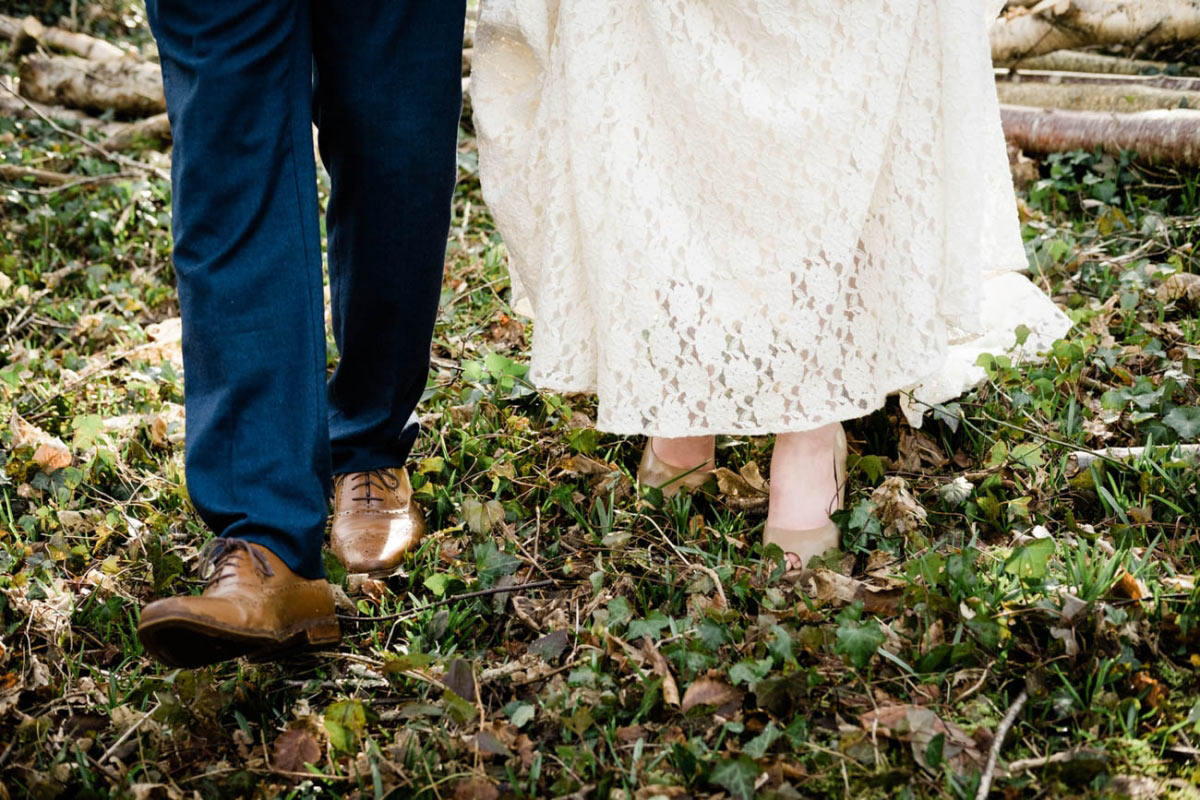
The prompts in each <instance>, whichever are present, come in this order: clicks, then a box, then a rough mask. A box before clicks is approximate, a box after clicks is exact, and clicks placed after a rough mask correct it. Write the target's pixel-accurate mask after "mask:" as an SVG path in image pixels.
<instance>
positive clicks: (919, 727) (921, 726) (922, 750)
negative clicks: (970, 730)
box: [859, 703, 985, 773]
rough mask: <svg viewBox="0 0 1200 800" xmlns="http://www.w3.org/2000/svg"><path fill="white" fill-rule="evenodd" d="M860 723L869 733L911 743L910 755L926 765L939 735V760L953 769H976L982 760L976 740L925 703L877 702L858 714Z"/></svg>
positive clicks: (963, 770) (980, 765)
mask: <svg viewBox="0 0 1200 800" xmlns="http://www.w3.org/2000/svg"><path fill="white" fill-rule="evenodd" d="M859 724H860V725H862V728H863V730H865V731H867V733H869V734H873V735H877V736H884V737H887V738H891V739H897V740H899V741H902V742H909V743H911V745H912V750H913V757H914V758H915V759H916V760H917V763H918V764H920V765H921V766H922V767H924V768H926V769H932V767H933V765H931V764H929V763H928V761H927V760H926V754H927V752H928V750H929V747H930V745H931V744H933V741H934V739H935V737H938V736H941V737H943V738H942V743H941V760H943V761H945V762H946V763H947V764H949V765H951V766H952V767H953V768H954V769H955V771H957V772H959V773H963V772H965V771H967V770H968V769H976V770H977V769H979V768H980V767H982V766H983V762H984V760H985V759H984V756H983V754H982V753H981V752H980V751H979V750H978V748H977V747H976V744H975V740H974V739H972V738H971V737H970V736H968V735H967V733H966V732H965V731H964V730H963V729H962V728H960V727H958V726H957V725H955V724H954V723H953V722H946V721H944V720H942V719H941V718H940V717H939V716H938V715H937V714H935V713H934V712H933V711H932V710H931V709H929V708H926V707H925V706H918V705H914V704H911V703H897V704H895V705H889V706H880V707H879V708H877V709H875V710H873V711H868V712H867V713H865V714H863V715H862V716H861V717H859Z"/></svg>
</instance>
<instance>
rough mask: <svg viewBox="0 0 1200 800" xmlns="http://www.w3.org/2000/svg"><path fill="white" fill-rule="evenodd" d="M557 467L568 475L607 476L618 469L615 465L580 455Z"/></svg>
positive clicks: (562, 462)
mask: <svg viewBox="0 0 1200 800" xmlns="http://www.w3.org/2000/svg"><path fill="white" fill-rule="evenodd" d="M556 467H557V468H558V469H559V470H561V471H562V472H563V473H565V474H567V475H607V474H609V473H610V472H614V471H616V469H617V467H616V465H614V464H609V463H608V462H606V461H600V460H599V459H595V458H592V457H591V456H585V455H580V454H576V455H573V456H568V457H566V458H564V459H563V460H562V461H559V462H558V464H557V465H556Z"/></svg>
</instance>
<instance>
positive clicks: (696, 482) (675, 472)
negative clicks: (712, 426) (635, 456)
mask: <svg viewBox="0 0 1200 800" xmlns="http://www.w3.org/2000/svg"><path fill="white" fill-rule="evenodd" d="M712 471H713V466H712V462H711V461H710V462H709V465H708V467H706V468H700V469H694V470H681V469H680V468H679V467H675V466H672V465H670V464H668V463H667V462H665V461H663V460H662V459H661V458H659V457H658V455H657V454H656V453H655V452H654V439H652V438H647V439H646V449H645V450H643V451H642V463H641V464H639V465H638V483H640V484H641V485H642V486H653V487H655V488H656V489H658V490H659V491H661V492H662V493H663V497H664V498H668V497H674V496H675V495H676V494H678V493H679V491H680V490H681V489H684V488H687V489H699V488H700V487H701V486H703V485H704V484H706V483H708V481H709V480H710V479H711V478H712Z"/></svg>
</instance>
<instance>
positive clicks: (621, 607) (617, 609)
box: [608, 595, 633, 628]
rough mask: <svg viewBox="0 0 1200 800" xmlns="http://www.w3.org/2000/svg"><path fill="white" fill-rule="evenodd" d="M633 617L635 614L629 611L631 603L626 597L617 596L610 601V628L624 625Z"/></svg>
mask: <svg viewBox="0 0 1200 800" xmlns="http://www.w3.org/2000/svg"><path fill="white" fill-rule="evenodd" d="M632 617H633V612H632V611H630V610H629V601H627V600H626V599H625V598H624V597H622V596H621V595H617V596H616V597H614V598H613V599H612V600H609V601H608V627H610V628H616V627H617V626H618V625H624V624H625V623H626V622H629V620H630V619H631V618H632Z"/></svg>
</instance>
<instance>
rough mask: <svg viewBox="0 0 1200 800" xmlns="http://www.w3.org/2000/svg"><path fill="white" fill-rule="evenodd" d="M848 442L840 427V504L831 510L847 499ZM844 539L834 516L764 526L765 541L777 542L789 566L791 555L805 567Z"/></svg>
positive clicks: (836, 459) (836, 467) (836, 473)
mask: <svg viewBox="0 0 1200 800" xmlns="http://www.w3.org/2000/svg"><path fill="white" fill-rule="evenodd" d="M848 454H849V446H848V445H847V443H846V431H845V430H843V429H842V428H841V426H839V427H838V434H837V442H836V444H835V445H834V454H833V475H834V478H835V479H836V480H837V485H838V493H837V506H836V507H834V508H831V509H830V510H829V511H830V513H833V511H836V510H838V509H840V508H842V506H843V504H844V503H845V501H846V457H847V455H848ZM841 541H842V532H841V530H839V529H838V526H837V524H836V523H835V522H834V521H833V520H829V521H828V522H826V523H825V524H824V525H821V526H819V527H816V528H801V529H798V530H796V529H789V528H778V527H774V526H770V525H768V526H766V527H764V528H763V544H764V545H768V544H774V545H778V546H779V548H780V549H781V550H783V552H784V555H785V556H789V558H788V566H789V568H791V565H792V564H793V563H794V562H793V561H792V559H791V558H790V556H795V557H796V558H797V559H798V560H799V561H800V567H804V566H806V565H807V564H808V562H809V561H810V560H811V559H812V558H813V557H814V556H821V555H824V554H825V553H826V552H827V551H829V550H836V549H838V546H839V545H840V544H841Z"/></svg>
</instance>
